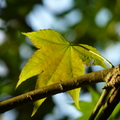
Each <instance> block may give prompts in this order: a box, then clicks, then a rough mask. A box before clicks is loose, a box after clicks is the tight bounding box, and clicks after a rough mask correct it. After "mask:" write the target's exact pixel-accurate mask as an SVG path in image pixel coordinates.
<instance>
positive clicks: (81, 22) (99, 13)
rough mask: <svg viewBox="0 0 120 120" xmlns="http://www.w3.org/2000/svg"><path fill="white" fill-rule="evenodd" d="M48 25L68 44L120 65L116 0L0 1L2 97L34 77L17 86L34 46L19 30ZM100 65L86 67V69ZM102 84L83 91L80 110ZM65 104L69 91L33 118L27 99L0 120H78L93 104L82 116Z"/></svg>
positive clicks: (119, 13) (29, 87)
mask: <svg viewBox="0 0 120 120" xmlns="http://www.w3.org/2000/svg"><path fill="white" fill-rule="evenodd" d="M48 28H51V29H54V30H56V31H58V32H60V33H61V34H62V35H63V36H64V37H65V38H66V39H67V40H68V41H70V42H75V43H84V44H88V45H91V46H93V47H96V48H97V49H98V50H99V51H100V52H101V54H102V55H103V56H104V57H106V58H107V59H108V60H110V61H111V62H112V63H113V65H115V66H116V65H118V64H120V54H119V51H120V0H24V1H22V0H0V101H2V100H5V99H8V98H10V97H14V96H17V95H19V94H22V93H25V92H28V91H30V90H33V89H34V86H35V82H36V77H33V78H31V79H30V80H29V81H26V82H24V84H22V85H21V86H20V87H19V88H18V89H17V90H15V86H16V83H17V81H18V77H19V74H20V71H21V69H22V67H23V66H24V65H25V63H26V62H27V60H28V59H29V57H30V56H31V55H32V53H33V52H34V51H35V50H36V48H35V47H34V46H33V45H32V44H31V42H30V41H29V39H28V38H26V37H25V36H23V35H22V34H21V32H30V31H35V30H39V29H48ZM48 52H49V51H48ZM100 69H101V68H100V67H90V68H87V70H86V73H87V72H92V71H96V70H100ZM101 86H102V85H101V84H97V85H93V86H92V90H91V88H89V87H86V88H84V89H83V90H82V92H81V99H82V100H86V101H89V102H87V103H81V107H82V106H83V112H84V109H85V108H86V107H87V106H88V104H90V105H92V103H93V102H94V101H97V100H98V98H99V97H98V96H97V95H99V93H100V92H101V88H102V87H101ZM88 90H90V91H91V92H92V95H95V97H91V94H90V93H89V92H88ZM92 98H94V99H92ZM68 103H72V100H71V99H70V98H69V97H68V95H67V94H59V95H55V96H54V97H49V98H48V99H47V100H46V101H45V102H44V104H43V105H42V106H41V107H40V108H39V110H38V112H37V113H36V115H35V116H33V117H30V115H31V113H32V107H33V105H32V104H30V103H29V104H26V105H23V106H20V107H18V108H16V109H14V110H11V111H8V112H6V113H4V114H1V115H0V120H74V119H77V118H78V119H79V120H81V119H83V118H80V116H81V115H83V117H84V115H85V116H87V115H88V114H90V112H91V111H92V108H93V106H91V107H90V108H89V110H87V111H88V112H89V113H87V112H86V111H85V114H84V113H81V112H79V111H78V110H77V109H76V108H75V107H74V106H73V105H68ZM94 104H95V103H94ZM86 109H87V108H86ZM119 112H120V111H119V109H118V108H116V111H115V112H114V114H113V116H111V118H110V120H112V119H114V120H118V118H119V116H120V115H119V114H118V113H119ZM10 118H11V119H10Z"/></svg>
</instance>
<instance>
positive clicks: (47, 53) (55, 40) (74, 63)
mask: <svg viewBox="0 0 120 120" xmlns="http://www.w3.org/2000/svg"><path fill="white" fill-rule="evenodd" d="M23 34H25V35H26V36H28V37H29V38H30V39H31V41H32V43H33V44H34V45H35V46H36V47H37V48H38V50H37V51H36V52H35V53H34V54H33V55H32V57H31V58H30V59H29V61H28V63H27V64H26V65H25V67H24V68H23V70H22V72H21V74H20V79H19V81H18V83H17V87H18V86H19V85H20V84H21V83H22V82H23V81H25V80H26V79H28V78H30V77H32V76H35V75H38V74H39V76H38V79H37V83H36V88H42V87H45V86H48V85H51V84H54V83H57V82H60V81H65V80H68V79H71V78H74V77H78V76H80V75H83V74H84V72H85V66H84V64H86V65H87V66H90V62H91V61H92V60H93V59H94V61H93V65H100V66H102V67H104V68H107V66H106V64H105V63H104V60H105V58H103V57H101V56H100V53H99V52H98V51H97V50H96V49H95V48H92V47H91V46H88V45H84V44H78V45H74V44H71V43H69V42H67V41H66V40H65V39H64V38H63V37H62V36H61V35H60V34H59V33H58V32H56V31H54V30H50V29H46V30H39V31H36V32H30V33H23ZM79 92H80V88H77V89H75V90H71V91H69V92H68V93H69V94H70V96H71V97H72V98H73V100H74V101H75V104H76V107H77V108H78V109H79ZM44 100H45V99H42V100H38V101H37V102H35V107H34V111H33V114H34V113H35V112H36V111H37V109H38V107H39V106H40V105H41V104H42V103H43V101H44Z"/></svg>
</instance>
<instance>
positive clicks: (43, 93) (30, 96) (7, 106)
mask: <svg viewBox="0 0 120 120" xmlns="http://www.w3.org/2000/svg"><path fill="white" fill-rule="evenodd" d="M113 69H114V68H110V69H106V70H101V71H96V72H92V73H88V74H85V75H82V76H79V77H76V78H73V79H70V80H66V81H62V82H59V83H56V84H53V85H50V86H47V87H43V88H40V89H36V90H33V91H31V92H28V93H25V94H22V95H19V96H16V97H13V98H10V99H8V100H4V101H2V102H0V113H3V112H6V111H8V110H11V109H13V108H15V107H18V106H21V105H23V104H25V103H28V102H34V101H36V100H39V99H42V98H45V97H48V96H51V95H54V94H57V93H61V92H66V91H69V90H72V89H75V88H79V87H83V86H85V85H90V84H94V83H98V82H106V81H105V80H104V78H105V76H106V75H107V74H108V73H109V72H111V71H112V70H113Z"/></svg>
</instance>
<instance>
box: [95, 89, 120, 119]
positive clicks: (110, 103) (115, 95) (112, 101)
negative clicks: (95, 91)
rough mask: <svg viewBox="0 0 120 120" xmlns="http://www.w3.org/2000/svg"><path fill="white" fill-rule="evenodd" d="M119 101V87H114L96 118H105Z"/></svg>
mask: <svg viewBox="0 0 120 120" xmlns="http://www.w3.org/2000/svg"><path fill="white" fill-rule="evenodd" d="M119 101H120V87H117V88H114V89H113V92H112V94H111V96H110V97H109V99H108V100H107V101H106V103H105V105H104V108H103V110H102V111H101V113H100V114H99V116H98V117H97V119H96V120H102V119H104V120H107V119H108V118H109V116H110V115H111V113H112V112H113V110H114V108H115V107H116V106H117V104H118V103H119Z"/></svg>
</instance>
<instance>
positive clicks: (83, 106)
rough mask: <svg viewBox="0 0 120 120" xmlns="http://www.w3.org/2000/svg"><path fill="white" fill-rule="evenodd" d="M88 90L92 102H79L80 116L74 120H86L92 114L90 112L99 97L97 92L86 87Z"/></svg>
mask: <svg viewBox="0 0 120 120" xmlns="http://www.w3.org/2000/svg"><path fill="white" fill-rule="evenodd" d="M88 89H89V92H90V93H91V97H92V101H91V102H85V101H80V106H81V112H82V116H81V117H79V118H77V119H76V120H88V119H89V117H90V115H91V113H92V110H93V109H94V106H95V104H96V103H97V101H98V99H99V97H100V94H99V93H98V92H97V91H95V90H94V89H93V88H92V87H88ZM72 105H74V104H72ZM88 106H89V109H88Z"/></svg>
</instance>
